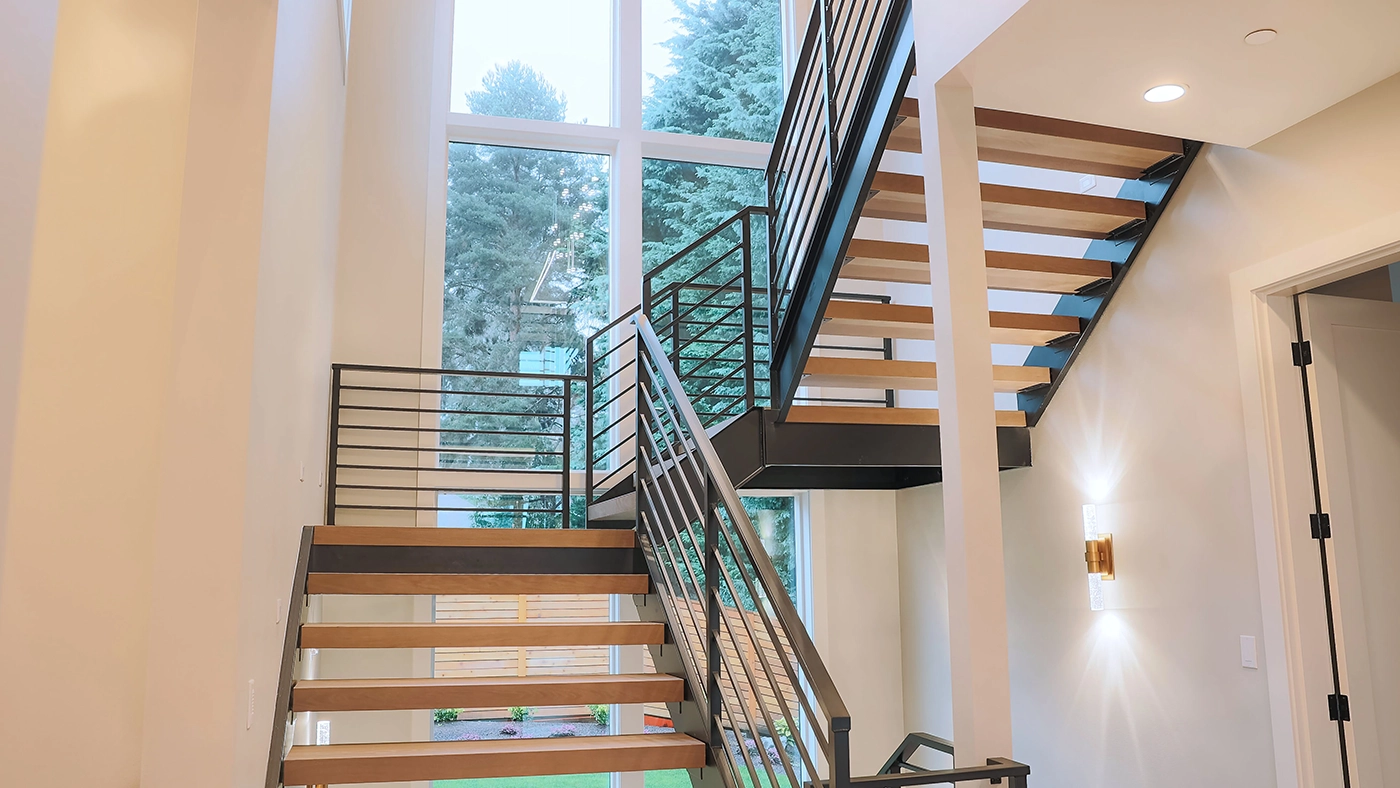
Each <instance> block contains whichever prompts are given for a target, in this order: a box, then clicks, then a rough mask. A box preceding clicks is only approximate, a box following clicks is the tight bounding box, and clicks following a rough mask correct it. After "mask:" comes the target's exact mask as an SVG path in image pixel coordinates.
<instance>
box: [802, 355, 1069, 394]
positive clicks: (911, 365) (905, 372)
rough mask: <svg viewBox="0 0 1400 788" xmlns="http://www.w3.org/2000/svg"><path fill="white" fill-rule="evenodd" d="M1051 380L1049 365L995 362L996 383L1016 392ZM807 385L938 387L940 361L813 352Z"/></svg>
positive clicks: (804, 372) (806, 372)
mask: <svg viewBox="0 0 1400 788" xmlns="http://www.w3.org/2000/svg"><path fill="white" fill-rule="evenodd" d="M1049 383H1050V370H1049V369H1047V368H1045V367H1024V366H1004V365H993V366H992V387H993V388H994V389H995V390H996V391H1002V392H1016V391H1022V390H1024V389H1027V388H1030V387H1032V386H1038V385H1046V384H1049ZM801 385H803V386H817V387H825V388H856V389H895V390H897V391H898V390H904V391H937V390H938V365H937V364H935V363H934V362H932V361H901V360H897V359H883V358H837V357H834V356H812V357H810V358H808V359H807V366H806V367H805V368H803V370H802V383H801Z"/></svg>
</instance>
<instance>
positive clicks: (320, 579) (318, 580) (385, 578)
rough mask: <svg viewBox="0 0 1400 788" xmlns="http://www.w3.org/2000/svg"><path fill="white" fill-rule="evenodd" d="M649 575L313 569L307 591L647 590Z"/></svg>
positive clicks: (588, 591) (516, 592) (346, 592)
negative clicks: (426, 572) (382, 571)
mask: <svg viewBox="0 0 1400 788" xmlns="http://www.w3.org/2000/svg"><path fill="white" fill-rule="evenodd" d="M649 588H650V578H649V577H648V576H647V575H624V574H613V575H584V574H578V575H569V574H553V575H506V574H500V575H496V574H483V575H469V574H413V573H402V574H369V573H339V572H311V573H309V574H308V575H307V578H306V593H308V594H405V595H413V594H645V593H647V591H648V589H649Z"/></svg>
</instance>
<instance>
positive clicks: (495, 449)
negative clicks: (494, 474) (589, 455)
mask: <svg viewBox="0 0 1400 788" xmlns="http://www.w3.org/2000/svg"><path fill="white" fill-rule="evenodd" d="M336 446H337V448H340V449H345V450H357V451H431V452H446V453H448V454H493V455H496V456H498V457H509V456H510V455H513V454H518V455H521V456H528V457H533V456H535V455H539V454H547V455H553V456H556V457H557V456H559V455H561V454H563V453H564V452H562V451H535V450H534V449H521V448H517V447H515V446H371V445H368V444H360V443H338V444H336Z"/></svg>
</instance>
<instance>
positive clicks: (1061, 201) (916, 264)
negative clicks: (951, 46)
mask: <svg viewBox="0 0 1400 788" xmlns="http://www.w3.org/2000/svg"><path fill="white" fill-rule="evenodd" d="M976 123H977V143H978V158H979V160H980V161H981V162H982V164H983V174H984V178H983V179H984V183H983V184H982V218H983V227H984V229H985V230H990V231H1001V232H1000V233H989V234H988V250H987V252H986V265H987V286H988V291H989V302H990V303H992V304H997V303H1010V304H1013V305H1015V306H1014V307H1012V308H1005V309H995V308H994V309H992V310H990V311H989V313H988V323H989V325H990V327H991V340H992V343H993V345H994V347H995V346H1003V347H1002V348H1001V349H1000V350H1001V353H996V352H994V359H995V358H996V356H997V355H1002V356H1006V355H1010V356H1012V357H1015V356H1016V355H1018V354H1017V352H1016V351H1017V350H1020V355H1021V356H1022V358H1023V360H1022V361H1021V362H1020V363H1019V364H1009V363H1000V364H994V366H993V371H992V373H993V386H994V389H995V391H996V392H998V393H1002V394H1014V395H1016V397H1015V406H1014V407H1010V406H1009V404H1008V405H1007V406H1003V407H999V408H998V410H997V426H998V427H1025V426H1033V425H1034V424H1035V423H1036V421H1038V420H1039V418H1040V416H1041V415H1042V414H1043V413H1044V411H1045V407H1046V405H1047V404H1048V402H1049V400H1050V397H1051V396H1052V395H1053V394H1054V392H1055V389H1056V388H1057V387H1058V386H1059V384H1060V381H1061V380H1062V379H1063V377H1064V375H1065V374H1066V372H1067V371H1068V369H1069V366H1070V364H1071V363H1072V362H1073V360H1074V358H1075V356H1076V355H1077V354H1078V352H1079V350H1080V349H1081V348H1082V347H1083V346H1084V343H1085V341H1086V340H1087V339H1088V337H1089V335H1090V333H1091V332H1092V331H1093V329H1094V327H1095V325H1096V324H1097V322H1098V319H1099V317H1100V316H1101V315H1102V313H1103V310H1104V308H1105V306H1106V305H1107V303H1108V301H1109V299H1110V298H1111V297H1112V295H1113V293H1114V292H1115V291H1116V289H1117V288H1118V286H1119V285H1120V284H1121V282H1122V281H1123V278H1124V277H1125V276H1126V274H1127V272H1128V269H1129V267H1130V266H1131V265H1132V263H1133V262H1134V260H1135V259H1136V257H1137V256H1138V252H1139V251H1140V250H1141V248H1142V246H1143V244H1144V243H1145V242H1146V240H1147V238H1148V235H1149V234H1150V233H1151V231H1152V229H1153V227H1154V226H1155V224H1156V222H1157V220H1158V218H1159V217H1160V216H1161V214H1162V211H1163V210H1164V209H1165V207H1166V204H1167V201H1168V200H1169V199H1170V198H1171V196H1172V193H1173V192H1174V190H1175V187H1176V185H1177V183H1179V181H1180V178H1181V176H1182V174H1183V173H1184V172H1185V170H1186V168H1187V167H1188V166H1189V165H1190V163H1191V160H1192V158H1193V157H1194V156H1195V153H1196V151H1197V150H1199V147H1200V146H1199V144H1197V143H1193V142H1190V141H1184V140H1181V139H1176V138H1172V137H1163V136H1160V135H1155V134H1146V133H1142V132H1135V131H1128V130H1124V129H1115V128H1107V127H1103V126H1094V125H1089V124H1085V123H1076V122H1072V121H1065V120H1058V119H1054V118H1045V117H1037V116H1032V115H1022V114H1018V113H1014V112H1004V111H1000V110H994V109H984V108H979V109H978V110H977V111H976ZM919 124H920V120H919V105H918V102H917V101H916V100H914V99H912V98H907V97H906V98H903V99H902V100H901V101H900V102H899V105H898V110H897V116H896V118H895V125H894V127H893V128H892V130H891V131H890V133H889V135H888V137H887V138H886V146H885V151H887V152H889V153H888V154H885V155H882V157H881V158H880V164H879V166H878V167H877V168H876V170H875V172H874V173H873V174H872V177H871V181H870V189H869V190H868V192H867V195H866V198H865V200H864V202H863V204H862V206H861V208H860V211H859V213H858V215H856V216H855V217H854V221H855V222H856V223H858V222H859V220H860V219H862V218H864V219H877V220H884V222H885V223H886V224H887V225H888V223H891V222H893V223H900V224H903V225H907V226H911V227H912V226H916V225H920V224H922V223H923V222H924V221H925V220H926V216H925V210H926V208H925V197H924V186H925V185H924V179H923V177H922V176H920V175H917V174H909V173H907V172H900V171H897V170H896V169H895V168H897V167H900V166H901V165H905V168H906V169H908V166H907V165H908V164H909V162H910V158H911V157H910V156H908V154H918V153H920V152H921V143H920V130H919ZM901 154H904V155H903V156H901ZM988 165H991V166H990V167H989V166H988ZM993 180H995V181H1008V180H1009V181H1020V182H1025V183H1036V184H1052V185H1054V186H1056V187H1059V188H1054V189H1052V188H1042V187H1036V188H1032V187H1029V186H1018V185H1008V184H1006V183H1004V182H991V181H993ZM1100 180H1103V182H1104V184H1106V185H1110V187H1112V185H1117V187H1116V188H1115V189H1114V191H1115V193H1114V194H1113V195H1112V196H1107V195H1104V194H1101V193H1092V194H1089V193H1079V192H1075V191H1068V190H1065V189H1068V188H1074V187H1076V186H1078V187H1080V188H1081V189H1082V188H1084V187H1085V186H1088V187H1089V188H1091V189H1093V190H1095V191H1096V192H1102V191H1103V190H1104V185H1101V184H1100V183H1099V181H1100ZM903 235H905V236H906V237H907V236H909V235H910V233H907V232H906V233H903ZM914 235H917V230H916V231H915V233H914ZM1064 239H1080V240H1081V241H1087V242H1088V243H1087V248H1086V249H1085V251H1084V252H1083V254H1082V255H1081V256H1065V255H1060V254H1052V253H1048V252H1043V253H1031V252H1027V251H1021V249H1027V248H1043V249H1054V248H1057V247H1063V246H1065V244H1064ZM1080 245H1081V246H1083V244H1080ZM998 246H1003V247H1006V248H997V247H998ZM929 284H930V271H929V249H928V246H927V244H925V243H914V242H908V241H893V240H885V239H882V238H873V237H869V233H868V232H866V231H865V229H864V228H863V227H859V226H856V227H854V237H853V238H851V240H850V241H849V244H848V245H847V247H846V251H845V254H844V256H843V262H842V264H841V266H840V268H839V272H837V280H836V281H835V283H834V291H833V294H832V295H831V296H830V297H829V298H828V299H827V301H826V303H825V306H824V309H823V311H822V316H821V328H820V333H819V335H818V339H817V343H816V344H817V347H818V349H817V350H816V351H815V352H813V351H810V350H809V353H810V355H808V357H807V359H806V363H805V364H804V365H803V367H802V380H801V385H802V386H803V387H804V388H817V389H821V390H822V392H823V394H824V395H825V394H826V393H827V392H828V391H831V390H836V395H835V396H836V397H839V398H842V399H857V398H860V397H869V396H870V392H884V391H893V392H895V398H894V399H895V402H894V403H893V405H892V406H888V407H871V406H869V405H865V406H851V405H845V404H841V403H833V404H806V403H804V402H802V400H801V398H798V400H797V402H795V403H794V404H792V405H791V406H790V407H789V408H788V410H787V413H786V417H785V421H787V422H798V423H828V424H829V423H848V424H871V425H876V424H880V425H891V424H893V425H910V426H913V425H936V424H937V423H938V413H937V409H936V407H931V406H907V405H905V404H904V403H903V402H901V401H900V400H903V399H905V398H906V397H905V396H903V394H904V393H907V392H936V391H937V390H938V368H937V365H936V364H935V363H934V362H932V361H930V360H922V359H919V360H915V359H906V358H902V357H900V355H901V353H900V350H901V346H900V345H899V344H896V348H897V349H896V351H895V353H894V356H895V357H893V358H871V357H869V354H866V355H865V356H864V357H861V356H859V355H857V354H854V353H830V352H822V351H821V350H820V347H821V346H849V345H850V339H851V338H861V339H866V340H869V339H890V340H933V339H935V337H934V333H933V310H932V308H930V307H929V306H927V305H926V304H927V303H928V298H929V296H928V293H927V292H926V291H924V292H920V290H921V289H922V288H924V287H927V286H929ZM872 288H873V289H877V290H878V289H882V288H883V289H885V290H886V292H890V293H897V294H898V295H897V296H896V298H895V299H893V300H892V301H891V302H889V303H872V302H871V301H869V300H853V299H849V298H845V297H843V295H842V294H841V293H842V292H843V291H861V292H868V291H870V290H871V289H872ZM1015 294H1028V295H1029V296H1031V297H1026V298H1017V297H1015ZM901 301H907V303H901ZM1008 351H1010V352H1008ZM923 355H927V356H929V357H931V352H929V353H926V354H923ZM843 356H844V357H843ZM1003 467H1008V465H1007V463H1005V462H1003Z"/></svg>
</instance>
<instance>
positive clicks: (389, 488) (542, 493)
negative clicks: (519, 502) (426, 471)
mask: <svg viewBox="0 0 1400 788" xmlns="http://www.w3.org/2000/svg"><path fill="white" fill-rule="evenodd" d="M488 472H489V471H488ZM335 488H336V490H382V491H385V492H441V493H466V494H469V495H518V496H520V497H521V498H527V497H534V498H548V497H558V495H559V491H558V490H513V489H508V488H503V487H502V488H491V489H486V488H482V487H437V486H434V487H419V486H410V485H402V484H337V485H336V486H335ZM511 511H514V510H513V509H512V510H511Z"/></svg>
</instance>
